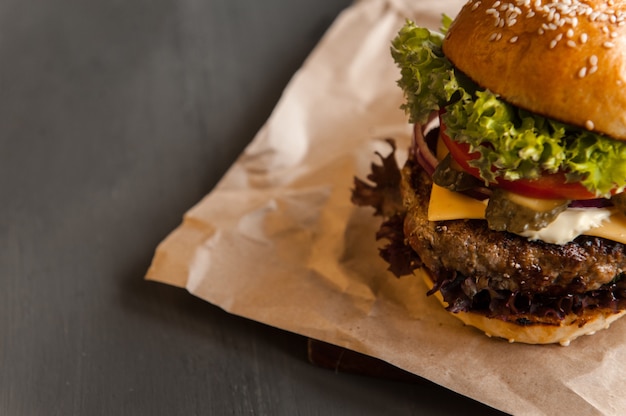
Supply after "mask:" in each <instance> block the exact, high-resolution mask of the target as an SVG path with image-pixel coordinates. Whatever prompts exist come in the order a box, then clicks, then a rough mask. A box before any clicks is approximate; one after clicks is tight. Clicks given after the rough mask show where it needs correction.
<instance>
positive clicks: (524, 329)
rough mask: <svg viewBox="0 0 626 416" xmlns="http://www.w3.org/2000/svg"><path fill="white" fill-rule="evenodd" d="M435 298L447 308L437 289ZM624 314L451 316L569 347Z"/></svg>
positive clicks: (511, 337) (506, 334)
mask: <svg viewBox="0 0 626 416" xmlns="http://www.w3.org/2000/svg"><path fill="white" fill-rule="evenodd" d="M416 274H417V275H420V276H421V277H422V279H423V280H424V283H426V286H427V287H428V288H429V289H431V288H432V287H433V281H432V279H431V277H430V274H429V272H428V271H427V270H426V269H424V268H421V269H418V270H416ZM435 297H436V298H437V299H438V300H439V302H441V304H442V305H443V306H444V307H446V306H447V303H446V302H445V301H444V300H443V297H442V296H441V293H440V292H436V293H435ZM624 314H626V311H618V312H616V311H613V310H609V309H587V310H585V311H584V312H583V313H582V314H581V315H575V314H569V315H567V316H566V317H565V318H563V319H561V320H554V319H551V318H550V317H540V316H531V315H529V316H526V317H525V318H526V319H525V321H526V323H525V324H524V325H520V324H518V323H516V322H515V321H507V320H504V319H497V318H489V317H487V316H485V315H482V314H479V313H474V312H457V313H452V314H451V315H452V316H454V317H455V318H458V319H460V320H461V321H463V323H464V324H465V325H469V326H472V327H474V328H477V329H479V330H481V331H483V332H484V333H485V334H486V335H487V336H489V337H497V338H504V339H506V340H507V341H508V342H511V343H512V342H521V343H524V344H556V343H558V344H561V345H563V346H568V345H569V344H570V342H571V341H573V340H574V339H576V338H578V337H580V336H582V335H593V334H595V333H596V332H597V331H599V330H601V329H607V328H608V327H609V326H610V325H611V323H613V322H615V321H616V320H618V319H619V318H621V317H622V316H623V315H624ZM516 318H519V317H516Z"/></svg>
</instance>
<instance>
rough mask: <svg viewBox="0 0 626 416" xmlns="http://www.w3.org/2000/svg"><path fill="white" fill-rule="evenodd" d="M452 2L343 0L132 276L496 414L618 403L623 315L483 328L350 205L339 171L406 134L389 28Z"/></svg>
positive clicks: (403, 143) (447, 8)
mask: <svg viewBox="0 0 626 416" xmlns="http://www.w3.org/2000/svg"><path fill="white" fill-rule="evenodd" d="M462 4H463V2H462V1H460V0H448V1H444V0H423V1H414V0H413V1H411V0H362V1H358V2H356V3H355V4H354V5H353V6H351V7H350V8H349V9H347V10H345V11H344V12H343V13H342V14H341V15H340V16H339V17H338V18H337V20H336V22H335V23H334V24H333V26H332V27H331V28H330V30H329V31H328V33H327V34H326V35H325V36H324V38H323V39H322V40H321V42H320V44H319V45H318V46H317V47H316V48H315V50H314V51H313V52H312V54H311V55H310V57H309V58H308V59H307V61H306V62H305V63H304V65H303V67H302V68H301V69H300V70H299V71H298V72H297V73H296V74H295V75H294V77H293V79H292V81H291V82H290V84H289V85H288V87H287V88H286V90H285V92H284V94H283V96H282V98H281V100H280V102H279V103H278V105H277V107H276V108H275V110H274V112H273V113H272V115H271V117H270V118H269V119H268V120H267V123H266V124H265V125H264V127H263V128H262V129H261V131H259V133H258V134H257V135H256V137H255V138H254V140H253V141H252V142H251V144H250V145H249V146H248V148H246V150H245V151H244V153H243V154H242V155H241V157H240V158H239V159H238V160H237V162H236V163H235V164H234V165H233V166H232V168H231V169H230V170H229V171H228V172H227V174H226V175H225V176H224V178H223V179H222V181H221V182H220V183H219V184H218V186H217V187H216V188H215V189H214V190H213V191H212V192H211V193H210V194H209V195H207V196H206V197H205V198H204V199H203V200H202V201H200V202H199V203H198V204H197V205H196V206H194V207H193V208H191V209H190V210H189V211H188V212H187V213H186V214H185V216H184V220H183V222H182V224H181V225H180V226H179V227H178V228H177V229H176V230H174V231H173V232H172V233H171V234H170V235H169V236H168V237H167V238H166V239H165V240H164V241H163V242H162V243H161V244H160V245H159V247H158V248H157V250H156V254H155V256H154V260H153V263H152V265H151V267H150V269H149V271H148V273H147V279H150V280H156V281H160V282H163V283H167V284H170V285H174V286H178V287H181V288H185V289H186V290H188V291H189V292H190V293H192V294H193V295H195V296H198V297H200V298H202V299H204V300H206V301H207V302H211V303H213V304H215V305H217V306H219V307H221V308H223V309H224V310H226V311H228V312H230V313H233V314H236V315H239V316H243V317H246V318H249V319H253V320H256V321H259V322H263V323H265V324H268V325H272V326H275V327H278V328H281V329H284V330H287V331H291V332H294V333H297V334H301V335H304V336H307V337H310V338H312V339H314V340H318V341H321V342H325V343H330V344H333V345H336V346H339V347H341V348H344V349H345V350H348V351H355V352H357V353H359V354H363V355H367V356H370V357H375V358H376V359H378V360H382V361H384V362H386V363H389V364H391V365H393V366H395V367H398V368H400V369H402V370H404V371H406V372H408V373H412V374H416V375H419V376H420V377H423V378H426V379H428V380H431V381H433V382H435V383H438V384H440V385H442V386H445V387H447V388H449V389H451V390H453V391H456V392H457V393H460V394H463V395H466V396H468V397H471V398H473V399H475V400H478V401H480V402H483V403H485V404H487V405H489V406H492V407H494V408H496V409H500V410H502V411H505V412H508V413H512V414H516V415H538V414H539V415H541V414H543V415H558V414H567V415H570V414H586V415H594V414H615V415H617V414H622V413H623V412H624V411H626V395H623V394H621V392H619V386H621V383H622V382H624V381H625V380H626V376H625V374H626V347H625V346H626V342H625V341H626V320H622V321H618V322H617V323H615V324H614V325H613V326H612V327H611V328H610V329H609V330H607V331H601V332H599V333H598V334H596V335H594V336H593V337H584V338H581V339H578V340H576V341H574V342H573V343H572V345H570V346H569V347H561V346H558V345H550V346H531V345H522V344H509V343H507V342H505V341H501V340H496V339H490V338H487V337H486V336H484V335H483V334H481V333H479V332H477V331H476V330H474V329H472V328H469V327H465V326H463V324H462V323H461V322H460V321H458V320H457V319H455V318H454V317H453V316H451V315H449V314H448V313H446V312H445V311H444V310H443V309H442V308H441V307H440V305H439V304H438V303H437V300H436V299H434V298H431V297H426V295H425V291H426V289H425V288H424V286H423V283H422V282H421V281H419V279H417V278H410V277H408V278H401V279H397V278H395V277H392V276H391V275H390V274H389V272H387V270H386V265H385V264H384V262H383V261H382V260H381V259H380V258H379V256H378V248H377V247H376V243H375V241H374V237H373V236H374V233H375V231H376V229H377V227H378V225H379V224H378V222H377V220H376V219H374V218H373V216H372V212H371V211H369V210H367V209H364V208H356V207H354V206H352V205H351V203H350V188H351V186H352V179H353V176H355V175H356V176H359V177H365V175H366V174H367V172H368V171H369V165H370V163H371V162H373V161H375V156H374V153H375V152H381V153H383V154H386V153H387V152H388V150H389V149H388V147H387V145H386V143H385V141H384V139H385V138H387V137H393V138H395V139H396V141H397V143H398V147H399V149H406V148H407V147H408V143H409V137H410V126H409V125H408V123H407V120H406V117H405V115H404V114H403V113H402V111H400V110H399V107H400V105H401V103H402V95H401V91H400V90H399V89H398V88H397V87H396V85H395V84H396V80H397V79H398V78H399V73H398V70H397V69H396V68H395V66H394V64H393V62H392V60H391V58H390V54H389V47H390V41H391V39H392V38H393V37H394V36H395V34H396V33H397V31H398V30H399V29H400V27H401V26H402V25H403V23H404V21H405V19H406V18H407V17H410V18H412V19H414V20H415V21H416V22H417V23H418V24H420V25H423V26H427V27H430V28H431V29H437V28H438V27H439V25H440V21H441V14H442V13H446V14H448V15H454V14H455V13H456V11H458V10H459V8H460V7H461V6H462ZM405 157H406V154H403V152H402V151H400V152H398V158H399V162H400V163H402V160H403V158H405Z"/></svg>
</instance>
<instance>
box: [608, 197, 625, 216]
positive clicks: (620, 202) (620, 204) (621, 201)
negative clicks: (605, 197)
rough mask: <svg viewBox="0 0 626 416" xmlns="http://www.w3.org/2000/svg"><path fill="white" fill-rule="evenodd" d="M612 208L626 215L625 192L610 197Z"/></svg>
mask: <svg viewBox="0 0 626 416" xmlns="http://www.w3.org/2000/svg"><path fill="white" fill-rule="evenodd" d="M611 202H612V203H613V206H614V207H615V208H617V210H618V211H619V212H621V213H622V214H624V215H626V192H620V193H619V194H615V195H613V196H612V197H611Z"/></svg>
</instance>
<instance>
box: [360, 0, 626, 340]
mask: <svg viewBox="0 0 626 416" xmlns="http://www.w3.org/2000/svg"><path fill="white" fill-rule="evenodd" d="M391 54H392V57H393V59H394V61H395V62H396V64H397V65H398V67H399V69H400V73H401V76H400V79H399V81H398V85H399V86H400V87H401V88H402V90H403V92H404V97H405V102H404V104H403V106H402V108H403V109H404V110H405V111H406V113H407V114H408V118H409V122H410V123H412V124H413V125H414V126H413V127H414V134H413V140H412V144H411V147H410V149H409V154H408V155H409V156H408V159H407V161H406V163H405V164H404V165H403V167H402V168H400V167H399V166H398V164H397V162H396V159H395V144H394V142H393V140H389V143H390V145H391V152H390V154H389V155H387V156H382V155H379V157H380V163H379V164H377V163H373V164H372V172H371V174H370V175H369V176H368V180H367V181H364V180H361V179H358V178H355V183H354V188H353V192H352V201H353V202H354V203H355V204H357V205H361V206H365V205H369V206H373V207H374V208H375V215H379V216H382V217H383V221H382V225H381V228H380V230H379V231H378V233H377V238H378V239H381V240H384V241H385V244H384V246H382V247H381V249H380V253H381V256H382V257H383V258H384V259H385V260H386V261H387V262H388V263H389V269H390V270H391V271H392V272H393V273H394V274H395V275H397V276H403V275H418V276H420V277H421V278H423V279H424V281H425V282H426V284H427V286H428V292H427V293H428V295H433V296H436V297H437V298H438V299H439V300H440V301H441V303H442V304H443V306H444V307H445V308H446V310H447V311H449V312H450V313H452V314H453V315H454V316H456V317H458V318H459V319H461V320H462V321H463V322H464V323H466V324H467V325H470V326H474V327H476V328H478V329H480V330H482V331H483V332H484V333H486V334H487V335H489V336H494V337H500V338H504V339H506V340H508V341H510V342H523V343H529V344H551V343H560V344H561V345H568V344H569V343H570V342H571V341H572V340H574V339H575V338H577V337H579V336H581V335H585V334H593V333H595V332H596V331H597V330H600V329H604V328H608V326H609V325H610V324H611V323H612V322H614V321H615V320H616V319H618V318H619V317H621V316H623V315H624V313H626V274H625V272H626V215H625V212H626V193H625V192H624V189H625V188H626V94H624V88H625V87H626V2H623V1H618V0H615V1H611V0H602V1H601V0H586V1H582V0H569V1H560V2H544V1H541V0H517V1H501V0H470V1H468V2H467V3H466V4H465V5H464V6H463V8H462V9H461V11H460V12H459V13H458V15H457V17H456V18H455V19H454V20H452V19H450V18H448V17H446V16H444V18H443V24H442V28H441V31H438V32H435V31H431V30H428V29H426V28H422V27H418V26H417V25H415V24H414V23H413V22H411V21H407V22H406V24H405V26H404V27H403V28H402V29H401V30H400V31H399V33H398V35H397V37H396V38H395V39H393V41H392V47H391Z"/></svg>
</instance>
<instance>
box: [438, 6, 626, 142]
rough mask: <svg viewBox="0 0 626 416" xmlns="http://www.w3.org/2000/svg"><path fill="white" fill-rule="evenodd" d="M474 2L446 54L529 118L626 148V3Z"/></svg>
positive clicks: (463, 15)
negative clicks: (610, 140) (580, 130)
mask: <svg viewBox="0 0 626 416" xmlns="http://www.w3.org/2000/svg"><path fill="white" fill-rule="evenodd" d="M539 3H542V2H539V1H535V0H525V1H524V0H517V1H500V0H495V1H494V0H470V1H469V2H468V3H467V4H466V5H465V6H464V7H463V9H462V10H461V11H460V13H459V15H458V16H457V18H456V19H455V21H454V22H453V23H452V25H451V27H450V29H449V31H448V33H447V34H446V37H445V40H444V43H443V51H444V54H445V55H446V57H447V58H448V59H449V60H450V61H451V62H452V63H453V64H454V65H455V66H456V67H457V68H458V69H459V70H460V71H462V72H463V73H465V74H466V75H467V76H469V77H470V78H471V79H472V80H473V81H475V82H476V83H477V84H478V85H480V86H481V87H483V88H487V89H489V90H491V91H492V92H494V93H496V94H498V95H500V96H501V97H502V98H503V99H505V100H506V101H508V102H510V103H511V104H514V105H517V106H519V107H521V108H524V109H526V110H529V111H532V112H535V113H538V114H541V115H544V116H546V117H549V118H553V119H556V120H559V121H562V122H566V123H570V124H573V125H576V126H579V127H582V128H586V129H588V130H593V131H597V132H599V133H603V134H606V135H608V136H611V137H613V138H615V139H619V140H626V94H624V88H625V87H626V2H625V1H622V0H615V1H612V0H604V1H600V0H586V1H585V2H584V3H583V2H581V1H579V0H571V1H568V2H551V3H550V4H551V5H549V6H548V5H543V4H539Z"/></svg>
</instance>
